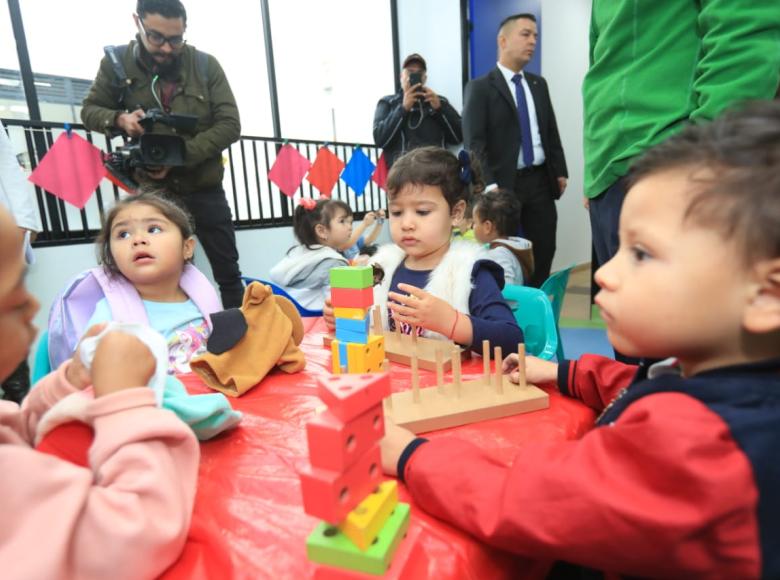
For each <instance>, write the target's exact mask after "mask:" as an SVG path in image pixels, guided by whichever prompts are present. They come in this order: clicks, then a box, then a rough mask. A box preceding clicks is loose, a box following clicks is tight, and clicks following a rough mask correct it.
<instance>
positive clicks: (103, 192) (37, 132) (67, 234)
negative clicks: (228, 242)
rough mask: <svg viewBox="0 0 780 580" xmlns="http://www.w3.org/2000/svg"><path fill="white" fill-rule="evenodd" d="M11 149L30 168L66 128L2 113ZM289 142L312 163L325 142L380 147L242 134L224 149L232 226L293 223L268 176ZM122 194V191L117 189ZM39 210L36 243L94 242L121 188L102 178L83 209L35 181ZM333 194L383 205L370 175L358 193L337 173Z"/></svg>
mask: <svg viewBox="0 0 780 580" xmlns="http://www.w3.org/2000/svg"><path fill="white" fill-rule="evenodd" d="M2 122H3V125H5V127H6V130H7V131H8V134H9V137H10V138H11V142H12V143H13V144H14V146H15V150H17V151H22V152H26V154H25V153H22V154H20V155H18V157H19V158H20V163H21V164H22V165H23V166H24V167H25V169H26V170H28V171H32V170H34V169H35V168H36V167H37V166H38V163H39V161H40V160H41V159H42V158H43V156H44V155H45V154H46V152H47V151H48V150H49V148H51V146H52V145H53V144H54V142H55V140H56V139H57V138H58V137H59V136H60V134H62V133H63V132H65V130H66V127H65V124H64V123H51V122H38V121H28V120H19V119H2ZM71 130H72V131H73V132H75V133H77V134H79V135H80V136H82V137H84V138H85V139H86V140H87V141H89V142H90V143H92V144H93V145H95V146H96V147H98V148H99V149H102V150H103V151H106V152H109V153H110V152H111V151H113V150H114V149H115V148H116V146H117V144H121V139H119V138H117V139H114V140H113V141H112V140H109V139H107V138H106V137H105V135H103V134H102V133H97V132H92V131H88V130H87V129H85V128H84V126H83V125H72V126H71ZM285 143H287V144H289V145H291V146H293V147H295V148H296V149H297V151H298V152H299V153H300V154H301V155H303V156H304V157H306V158H307V159H308V160H309V161H311V162H312V163H313V162H314V159H315V157H316V155H317V152H318V151H319V149H320V147H322V146H324V145H327V146H329V147H330V149H331V151H332V152H333V153H335V154H336V155H337V156H338V157H339V158H340V159H341V160H342V161H344V162H345V163H346V162H348V161H349V159H350V157H351V155H352V152H353V150H354V149H355V147H360V148H361V149H362V150H363V152H364V153H365V154H366V155H367V156H368V157H369V159H371V161H372V162H373V163H374V164H376V163H377V161H378V159H379V156H380V154H381V150H380V149H378V148H377V147H375V146H374V145H369V144H365V143H343V142H325V141H309V140H292V139H289V140H281V139H274V138H270V137H250V136H242V137H241V138H240V139H239V140H238V141H237V142H236V143H234V144H233V145H231V146H230V147H229V148H228V149H226V150H225V152H224V153H223V158H224V159H225V177H224V179H223V187H224V189H225V195H226V197H227V200H228V204H229V205H230V208H231V210H232V212H233V223H234V224H235V227H236V229H258V228H269V227H280V226H289V225H292V214H293V210H294V202H293V199H292V198H290V197H288V196H287V195H285V194H284V193H282V192H281V191H280V190H279V188H278V187H277V186H276V185H275V184H274V183H273V182H272V181H271V180H270V179H269V178H268V172H269V171H270V169H271V167H273V164H274V162H275V160H276V155H277V152H278V150H279V148H280V146H281V145H283V144H285ZM121 193H122V194H123V195H124V192H121ZM297 195H300V196H301V197H313V198H316V197H319V192H318V191H317V189H316V188H315V187H314V186H312V185H311V184H310V183H309V182H308V181H307V180H306V178H305V177H304V179H303V181H302V182H301V185H300V186H299V187H298V191H297V193H296V196H297ZM35 196H36V201H37V205H38V211H39V213H40V216H41V223H42V224H43V230H42V232H41V233H40V234H39V235H38V238H37V240H36V241H35V244H34V245H35V246H57V245H69V244H82V243H92V242H94V240H95V238H96V236H97V234H98V232H99V230H100V225H101V223H102V218H103V215H104V212H105V210H106V209H108V208H109V207H110V206H111V204H112V203H113V202H114V201H115V200H117V199H119V197H120V190H119V189H118V188H117V186H116V185H114V184H113V183H112V182H110V181H109V180H107V179H103V180H102V181H101V183H100V184H99V185H98V187H97V188H96V190H95V194H94V195H93V196H91V197H90V199H89V201H88V202H87V204H86V205H85V206H84V208H83V209H81V210H79V209H77V208H76V207H74V206H72V205H70V204H68V203H66V202H64V201H62V200H61V199H59V198H58V197H56V196H54V195H52V194H51V193H49V192H48V191H45V190H43V189H41V188H40V187H38V186H35ZM332 197H333V198H334V199H340V200H342V201H344V202H346V203H347V204H348V205H349V206H350V207H351V208H352V210H353V211H354V212H355V219H361V218H362V217H363V214H365V212H368V211H372V210H376V209H379V208H386V207H387V200H386V197H385V192H384V191H382V190H381V189H380V188H379V187H378V186H377V184H376V183H374V182H373V181H369V182H368V185H367V186H366V189H365V191H364V193H363V194H362V195H356V194H355V192H354V191H352V190H351V189H350V188H349V187H347V185H346V184H345V183H344V182H342V181H341V179H339V180H338V181H337V183H336V186H335V187H334V188H333V193H332Z"/></svg>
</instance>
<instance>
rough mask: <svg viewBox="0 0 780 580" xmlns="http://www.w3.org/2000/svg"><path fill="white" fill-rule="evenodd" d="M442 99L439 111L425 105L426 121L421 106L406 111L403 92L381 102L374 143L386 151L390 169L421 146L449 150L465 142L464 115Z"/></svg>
mask: <svg viewBox="0 0 780 580" xmlns="http://www.w3.org/2000/svg"><path fill="white" fill-rule="evenodd" d="M439 100H441V109H439V110H438V111H435V110H433V108H432V107H431V106H430V105H428V104H426V103H423V107H422V112H423V113H422V119H421V118H420V105H419V104H415V105H414V107H412V110H411V111H409V112H406V111H405V110H404V108H403V101H404V95H403V93H396V94H395V95H388V96H386V97H382V98H381V99H380V100H379V102H378V103H377V105H376V112H375V113H374V143H375V144H376V146H377V147H381V148H382V149H384V152H385V161H387V167H388V169H389V168H390V166H391V165H392V164H393V163H394V162H395V160H396V159H398V157H400V156H401V155H402V154H403V153H406V152H407V151H410V150H412V149H416V148H417V147H424V146H426V145H438V146H439V147H446V146H447V145H457V144H458V143H460V142H461V141H462V140H463V133H462V130H461V124H460V115H458V112H457V111H456V110H455V109H454V108H453V106H452V105H450V103H449V101H447V99H445V98H444V97H442V96H441V95H439Z"/></svg>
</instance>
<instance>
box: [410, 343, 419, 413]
mask: <svg viewBox="0 0 780 580" xmlns="http://www.w3.org/2000/svg"><path fill="white" fill-rule="evenodd" d="M412 400H413V401H414V402H415V403H419V402H420V374H419V372H418V370H417V354H416V353H412Z"/></svg>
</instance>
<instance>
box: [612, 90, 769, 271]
mask: <svg viewBox="0 0 780 580" xmlns="http://www.w3.org/2000/svg"><path fill="white" fill-rule="evenodd" d="M679 169H687V170H688V171H689V178H690V179H691V181H692V182H693V184H694V188H693V190H692V193H691V200H690V203H689V204H688V208H687V210H686V212H685V219H686V220H691V221H693V222H694V223H696V224H698V225H702V226H706V227H711V228H713V229H715V230H716V231H718V232H720V233H721V234H722V235H723V236H724V238H727V239H728V238H731V237H734V238H735V239H736V240H737V242H738V243H739V244H740V245H741V249H742V252H743V255H744V257H745V259H746V262H747V263H748V264H751V263H753V262H754V261H756V260H759V259H764V258H776V257H778V256H780V102H778V101H761V102H754V103H750V104H747V105H745V106H743V107H742V108H739V109H735V110H732V111H730V112H728V113H726V114H724V115H723V116H722V117H720V118H718V119H717V120H715V121H713V122H711V123H708V124H704V125H690V126H688V127H687V128H686V129H684V130H683V131H682V132H681V133H679V134H678V135H676V136H674V137H671V138H670V139H668V140H667V141H665V142H663V143H661V144H660V145H657V146H656V147H653V148H652V149H649V150H648V151H647V152H646V153H645V154H644V155H642V156H641V157H640V158H639V159H638V160H637V161H636V162H635V163H634V164H633V165H632V167H631V169H630V171H629V174H628V176H627V187H628V188H630V187H632V186H633V185H635V184H636V183H638V182H639V181H641V180H642V179H645V178H646V177H648V176H650V175H655V174H658V173H661V172H664V171H672V170H679Z"/></svg>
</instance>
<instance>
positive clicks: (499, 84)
mask: <svg viewBox="0 0 780 580" xmlns="http://www.w3.org/2000/svg"><path fill="white" fill-rule="evenodd" d="M490 84H492V85H493V87H494V88H495V89H496V90H497V91H498V93H499V94H500V95H501V96H502V97H504V100H505V101H506V102H507V104H508V105H509V106H510V107H512V110H513V111H514V112H515V116H517V103H515V98H514V96H512V93H511V92H509V87H508V86H507V84H506V80H505V79H504V75H502V74H501V71H500V70H498V68H494V69H493V70H492V71H490Z"/></svg>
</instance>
